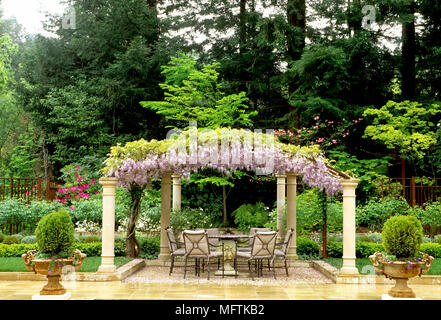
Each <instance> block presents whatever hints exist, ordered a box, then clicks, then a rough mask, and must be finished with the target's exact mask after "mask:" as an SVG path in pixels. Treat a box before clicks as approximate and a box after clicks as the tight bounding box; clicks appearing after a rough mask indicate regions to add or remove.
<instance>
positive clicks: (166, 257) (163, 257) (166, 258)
mask: <svg viewBox="0 0 441 320" xmlns="http://www.w3.org/2000/svg"><path fill="white" fill-rule="evenodd" d="M158 260H160V261H170V260H171V259H170V254H169V253H160V254H159V256H158Z"/></svg>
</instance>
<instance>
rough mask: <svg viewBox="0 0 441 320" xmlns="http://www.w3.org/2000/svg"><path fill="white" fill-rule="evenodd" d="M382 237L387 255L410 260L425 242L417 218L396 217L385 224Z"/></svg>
mask: <svg viewBox="0 0 441 320" xmlns="http://www.w3.org/2000/svg"><path fill="white" fill-rule="evenodd" d="M382 237H383V244H384V248H385V250H386V252H387V253H389V254H391V255H394V256H396V257H397V258H410V257H413V256H415V254H416V253H417V250H418V249H419V247H420V245H421V243H422V241H423V227H422V226H421V222H420V221H419V220H418V219H417V218H416V217H413V216H395V217H391V218H389V219H388V220H387V221H386V222H385V224H384V226H383V232H382Z"/></svg>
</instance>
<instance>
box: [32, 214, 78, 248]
mask: <svg viewBox="0 0 441 320" xmlns="http://www.w3.org/2000/svg"><path fill="white" fill-rule="evenodd" d="M74 233H75V229H74V224H73V222H72V219H71V218H70V216H69V214H68V213H67V211H66V210H64V209H61V210H59V211H56V212H52V213H50V214H48V215H46V216H44V217H43V218H41V220H40V222H39V223H38V225H37V229H36V230H35V235H36V237H37V246H38V249H39V251H41V252H43V253H47V254H51V255H55V254H58V253H60V252H67V251H68V250H70V249H71V248H72V245H73V243H74V241H75V236H74Z"/></svg>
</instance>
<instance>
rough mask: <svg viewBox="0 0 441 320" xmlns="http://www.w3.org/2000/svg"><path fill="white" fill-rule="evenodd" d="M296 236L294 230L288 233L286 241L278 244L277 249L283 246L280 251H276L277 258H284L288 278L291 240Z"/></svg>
mask: <svg viewBox="0 0 441 320" xmlns="http://www.w3.org/2000/svg"><path fill="white" fill-rule="evenodd" d="M293 234H294V229H293V228H291V229H289V230H288V231H287V232H286V235H285V239H284V240H283V242H280V243H276V247H277V246H279V247H280V246H282V247H281V248H280V249H275V250H274V255H275V256H276V258H282V259H283V260H284V261H285V271H286V276H287V277H288V276H289V274H288V265H287V263H286V256H287V254H288V248H289V243H290V242H291V238H292V236H293Z"/></svg>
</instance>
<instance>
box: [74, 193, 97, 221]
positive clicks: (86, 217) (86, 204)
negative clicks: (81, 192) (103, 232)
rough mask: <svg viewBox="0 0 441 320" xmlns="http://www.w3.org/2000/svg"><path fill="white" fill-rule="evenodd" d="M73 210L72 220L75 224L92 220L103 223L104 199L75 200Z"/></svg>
mask: <svg viewBox="0 0 441 320" xmlns="http://www.w3.org/2000/svg"><path fill="white" fill-rule="evenodd" d="M73 207H74V210H72V212H71V213H72V221H73V222H74V224H75V223H76V222H78V221H92V222H95V223H99V224H101V223H102V217H103V201H102V199H88V200H85V199H84V200H80V201H78V202H75V204H74V205H73Z"/></svg>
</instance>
